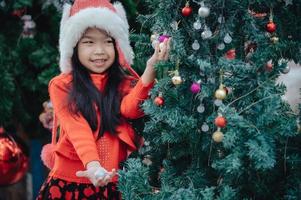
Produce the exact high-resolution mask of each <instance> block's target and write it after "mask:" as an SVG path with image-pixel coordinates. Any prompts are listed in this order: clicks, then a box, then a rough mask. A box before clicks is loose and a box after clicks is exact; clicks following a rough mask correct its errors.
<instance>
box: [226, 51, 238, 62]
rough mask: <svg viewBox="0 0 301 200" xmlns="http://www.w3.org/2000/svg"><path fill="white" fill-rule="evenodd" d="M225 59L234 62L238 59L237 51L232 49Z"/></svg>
mask: <svg viewBox="0 0 301 200" xmlns="http://www.w3.org/2000/svg"><path fill="white" fill-rule="evenodd" d="M225 57H226V58H227V59H229V60H233V59H235V58H236V51H235V49H230V50H228V51H227V52H226V55H225Z"/></svg>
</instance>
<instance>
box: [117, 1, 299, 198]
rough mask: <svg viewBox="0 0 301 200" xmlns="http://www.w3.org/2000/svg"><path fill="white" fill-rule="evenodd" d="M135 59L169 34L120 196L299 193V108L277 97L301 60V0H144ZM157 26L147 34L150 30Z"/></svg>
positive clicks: (122, 173)
mask: <svg viewBox="0 0 301 200" xmlns="http://www.w3.org/2000/svg"><path fill="white" fill-rule="evenodd" d="M141 3H143V4H144V8H145V10H144V13H147V14H145V15H141V16H139V18H138V20H139V22H141V31H143V32H146V33H147V31H148V33H147V34H143V33H140V34H135V35H133V36H132V38H133V41H135V51H136V63H138V64H141V65H143V63H145V62H146V60H147V59H148V57H149V56H150V55H151V54H152V52H153V49H152V46H154V45H155V44H156V43H158V42H162V41H164V39H165V38H167V37H172V48H171V53H170V61H168V62H162V63H159V64H158V65H157V66H156V69H157V78H158V82H157V83H156V85H155V87H154V89H153V90H152V92H151V94H150V96H151V98H150V99H149V100H148V101H146V102H145V103H144V104H143V105H142V107H143V109H144V111H145V113H146V115H147V116H148V120H147V121H146V124H145V127H144V131H143V133H142V134H143V136H144V138H145V142H144V146H143V147H142V148H141V149H140V151H139V155H138V158H131V159H129V160H128V161H127V163H126V165H125V170H123V171H120V178H119V189H120V190H121V191H122V194H123V198H124V199H128V200H129V199H130V200H134V199H223V200H226V199H229V200H230V199H231V200H233V199H300V187H301V153H300V152H301V147H300V141H301V138H300V134H298V131H297V118H298V115H297V113H294V112H293V111H292V110H291V108H290V106H289V105H288V103H287V102H285V101H283V100H282V99H281V96H282V95H283V94H284V92H285V89H286V88H285V86H284V85H282V84H276V82H275V80H276V79H277V77H278V76H279V75H280V74H285V73H288V71H289V67H287V62H288V61H289V60H293V61H294V62H295V63H300V61H301V54H300V48H301V35H300V31H301V14H300V10H301V2H300V1H292V0H285V1H282V0H268V1H266V0H265V1H263V0H257V1H237V0H230V1H225V0H216V1H210V0H204V1H196V0H193V1H183V0H182V1H181V0H165V1H159V0H145V1H143V2H141ZM150 35H151V36H150Z"/></svg>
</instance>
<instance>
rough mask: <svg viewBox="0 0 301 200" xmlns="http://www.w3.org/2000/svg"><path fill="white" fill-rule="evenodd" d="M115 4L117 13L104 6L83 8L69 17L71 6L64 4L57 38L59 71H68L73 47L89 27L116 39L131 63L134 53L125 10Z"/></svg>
mask: <svg viewBox="0 0 301 200" xmlns="http://www.w3.org/2000/svg"><path fill="white" fill-rule="evenodd" d="M115 6H117V7H115V8H116V11H117V13H115V12H114V11H112V10H110V9H108V8H105V7H99V8H85V9H82V10H81V11H79V12H78V13H76V14H75V15H73V16H71V17H69V16H70V8H71V6H70V5H65V6H64V10H63V17H62V20H61V30H60V39H59V50H60V69H61V72H63V73H69V72H70V71H71V70H72V67H71V57H72V54H73V48H74V47H75V46H76V44H77V42H78V41H79V40H80V38H81V37H82V35H83V34H84V32H85V31H86V29H87V28H89V27H96V28H99V29H102V30H104V31H106V32H107V33H108V34H109V35H110V36H112V37H113V38H114V39H115V40H116V43H117V44H118V45H119V47H120V49H121V51H122V52H123V54H124V57H125V59H126V61H127V62H128V63H129V64H132V63H133V58H134V54H133V50H132V47H131V46H130V41H129V25H128V23H127V20H126V15H125V11H124V9H123V7H122V5H121V4H120V3H118V4H115Z"/></svg>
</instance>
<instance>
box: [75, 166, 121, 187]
mask: <svg viewBox="0 0 301 200" xmlns="http://www.w3.org/2000/svg"><path fill="white" fill-rule="evenodd" d="M115 175H116V170H115V169H113V170H112V171H111V172H108V171H107V170H106V169H105V168H103V167H101V165H100V164H99V162H97V161H91V162H89V163H88V164H87V170H85V171H77V172H76V176H77V177H86V178H88V179H89V180H90V181H91V183H92V184H93V185H94V186H95V187H98V186H101V187H103V186H105V185H107V184H108V183H109V182H110V181H111V180H112V178H113V177H114V176H115Z"/></svg>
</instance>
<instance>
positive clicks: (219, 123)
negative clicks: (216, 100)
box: [214, 116, 227, 128]
mask: <svg viewBox="0 0 301 200" xmlns="http://www.w3.org/2000/svg"><path fill="white" fill-rule="evenodd" d="M214 124H215V125H216V126H217V127H220V128H224V127H226V125H227V120H226V119H225V118H224V117H223V116H218V117H217V118H215V120H214Z"/></svg>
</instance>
